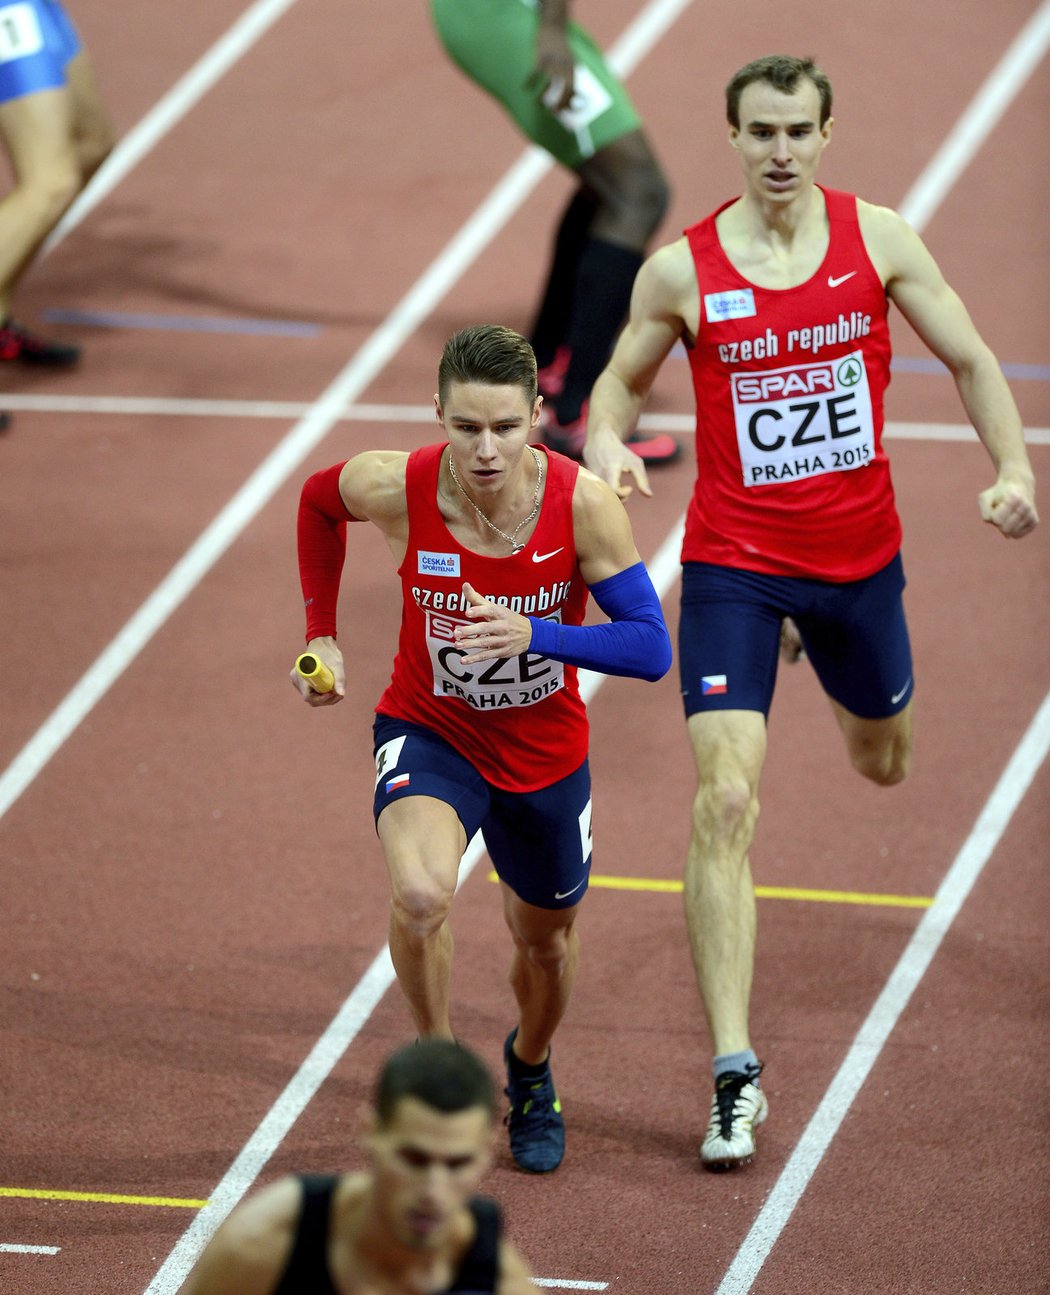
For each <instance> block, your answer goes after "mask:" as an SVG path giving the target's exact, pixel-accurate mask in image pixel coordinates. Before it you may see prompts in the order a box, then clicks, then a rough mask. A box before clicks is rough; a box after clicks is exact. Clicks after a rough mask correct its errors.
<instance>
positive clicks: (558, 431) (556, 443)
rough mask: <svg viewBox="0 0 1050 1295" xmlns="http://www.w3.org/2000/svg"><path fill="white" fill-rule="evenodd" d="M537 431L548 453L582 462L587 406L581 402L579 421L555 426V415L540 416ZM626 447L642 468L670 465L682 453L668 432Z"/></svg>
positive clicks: (631, 438)
mask: <svg viewBox="0 0 1050 1295" xmlns="http://www.w3.org/2000/svg"><path fill="white" fill-rule="evenodd" d="M540 431H541V434H542V440H543V444H544V445H546V446H547V448H548V449H551V450H557V451H558V453H559V454H565V455H567V456H568V457H569V458H570V459H577V460H582V458H583V443H584V441H585V440H586V439H587V402H586V401H584V403H583V407H582V408H581V410H580V416H579V418H574V419H573V420H572V422H570V423H559V422H558V416H557V414H555V413H553V412H552V413H551V414H549V415H547V414H545V413H544V414H541V416H540ZM627 444H628V445H629V446H630V447H631V449H632V450H633V451H634V453H635V454H637V455H638V457H639V458H640V459H641V460H642V462H643V463H644V464H645V465H646V467H653V466H654V465H659V464H663V463H673V462H674V461H675V459H677V458H678V456H679V455H680V454H681V453H682V447H681V445H679V443H678V441H677V440H676V439H675V438H674V437H673V436H671V435H670V434H669V433H668V432H661V433H660V434H659V435H658V436H639V435H638V434H637V433H635V435H634V436H629V437H628V438H627Z"/></svg>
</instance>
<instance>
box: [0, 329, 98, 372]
mask: <svg viewBox="0 0 1050 1295" xmlns="http://www.w3.org/2000/svg"><path fill="white" fill-rule="evenodd" d="M79 359H80V347H79V346H65V345H63V344H62V343H61V342H48V341H46V340H45V339H44V338H43V337H38V336H37V335H36V334H35V333H31V332H30V331H29V329H28V328H23V327H22V325H21V324H17V323H15V321H14V320H13V319H9V320H8V321H7V323H6V324H3V325H0V360H17V361H18V362H19V363H21V364H46V365H49V366H50V367H51V368H69V366H70V365H72V364H76V362H77V360H79Z"/></svg>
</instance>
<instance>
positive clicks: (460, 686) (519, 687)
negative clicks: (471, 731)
mask: <svg viewBox="0 0 1050 1295" xmlns="http://www.w3.org/2000/svg"><path fill="white" fill-rule="evenodd" d="M425 615H426V636H427V650H428V651H429V653H430V664H431V667H432V669H433V672H434V696H435V697H458V698H459V699H460V701H465V702H466V703H467V705H468V706H473V707H474V708H475V709H476V710H479V711H485V710H505V709H506V708H507V707H509V706H534V705H535V704H536V703H537V702H538V701H543V699H544V698H545V697H550V696H551V694H552V693H556V692H558V690H559V689H561V688H563V687H564V686H565V667H564V665H563V664H562V663H561V662H560V661H552V660H551V659H550V658H549V657H545V656H538V655H537V654H536V653H534V652H522V654H521V655H520V656H514V657H499V658H497V660H495V661H481V662H479V663H478V664H477V665H464V664H463V657H464V656H467V655H469V654H468V653H467V652H466V651H465V650H464V649H463V648H461V647H460V646H459V645H458V644H457V643H456V641H455V639H454V638H453V635H454V634H455V631H456V627H457V626H458V625H469V624H470V621H468V620H465V619H463V618H460V617H454V616H448V615H445V614H444V613H441V612H433V611H427V612H426V613H425ZM555 619H557V620H560V619H561V618H560V617H556V618H555Z"/></svg>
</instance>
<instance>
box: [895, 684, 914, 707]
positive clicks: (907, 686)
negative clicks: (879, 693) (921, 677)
mask: <svg viewBox="0 0 1050 1295" xmlns="http://www.w3.org/2000/svg"><path fill="white" fill-rule="evenodd" d="M910 687H911V680H910V679H909V680H908V682H907V683H906V684H905V685H904V687H903V688H902V689H901V690H900V692H895V693H894V694H893V696H892V697H891V698H890V705H891V706H896V704H897V703H898V702H899V701H900V699H901V698H902V697H903V696H904V694H905V693H906V692H907V691H908V689H909V688H910Z"/></svg>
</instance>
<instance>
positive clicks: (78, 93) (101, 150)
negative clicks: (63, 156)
mask: <svg viewBox="0 0 1050 1295" xmlns="http://www.w3.org/2000/svg"><path fill="white" fill-rule="evenodd" d="M66 80H67V81H68V83H69V91H70V94H71V95H72V97H73V109H72V115H73V145H74V147H75V149H76V154H77V163H78V165H79V166H80V183H81V187H83V186H84V185H85V184H87V182H88V181H89V180H90V179H91V177H92V176H93V175H94V174H95V172H96V171H97V170H98V168H99V167H100V166H101V165H102V163H103V162H104V161H105V160H106V158H107V157H108V156H109V155H110V153H111V152H112V151H113V145H114V144H115V143H116V132H115V131H114V129H113V124H112V122H111V121H110V119H109V114H108V113H107V111H106V109H105V106H104V104H103V103H102V98H101V96H100V95H99V92H98V86H97V85H96V83H95V73H94V70H93V69H92V66H91V61H90V59H89V58H88V56H87V54H86V53H85V51H84V50H81V51H80V52H79V53H78V54H75V55H74V56H73V57H72V58H71V59H70V60H69V62H68V63H67V64H66Z"/></svg>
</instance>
